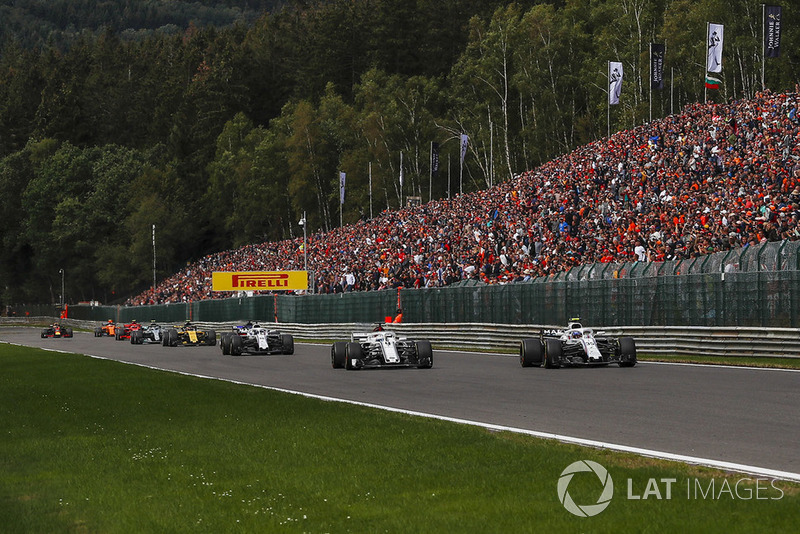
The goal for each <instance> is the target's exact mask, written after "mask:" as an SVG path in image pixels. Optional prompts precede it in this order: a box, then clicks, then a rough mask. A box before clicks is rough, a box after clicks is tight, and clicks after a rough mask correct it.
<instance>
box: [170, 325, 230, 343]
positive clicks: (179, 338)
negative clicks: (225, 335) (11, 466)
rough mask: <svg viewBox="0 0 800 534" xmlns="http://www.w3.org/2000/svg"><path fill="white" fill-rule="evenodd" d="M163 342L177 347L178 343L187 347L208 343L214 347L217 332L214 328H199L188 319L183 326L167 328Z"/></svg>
mask: <svg viewBox="0 0 800 534" xmlns="http://www.w3.org/2000/svg"><path fill="white" fill-rule="evenodd" d="M161 344H162V345H163V346H165V347H177V346H178V345H183V346H186V347H192V346H198V345H207V346H212V347H213V346H214V345H216V344H217V333H216V332H215V331H214V330H201V329H198V328H197V327H196V326H195V325H193V324H192V323H191V322H190V321H186V324H184V325H183V326H177V325H176V326H174V327H172V328H169V329H167V331H166V332H165V333H164V337H163V339H162V341H161Z"/></svg>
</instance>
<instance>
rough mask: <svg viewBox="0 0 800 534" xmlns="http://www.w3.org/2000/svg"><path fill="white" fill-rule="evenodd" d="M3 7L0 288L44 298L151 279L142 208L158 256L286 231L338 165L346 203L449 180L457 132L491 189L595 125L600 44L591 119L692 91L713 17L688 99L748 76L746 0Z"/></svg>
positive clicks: (328, 199)
mask: <svg viewBox="0 0 800 534" xmlns="http://www.w3.org/2000/svg"><path fill="white" fill-rule="evenodd" d="M7 4H8V3H4V4H3V5H1V6H0V17H2V20H3V21H4V28H5V30H4V33H3V37H4V41H3V48H2V51H1V52H0V158H2V159H0V210H2V214H3V225H2V227H0V293H1V296H0V299H1V300H2V303H3V304H8V303H12V302H18V303H19V302H24V301H28V302H30V301H58V297H59V292H60V274H59V270H60V269H64V271H65V273H66V275H65V279H66V281H65V283H66V291H65V293H66V295H67V300H69V301H72V302H75V301H79V300H90V299H97V300H101V301H104V302H113V301H114V300H116V299H118V298H119V297H122V296H126V295H128V294H130V293H133V292H136V291H137V290H140V289H143V288H145V287H147V286H149V285H150V284H151V283H152V266H153V247H152V226H153V225H155V226H156V250H157V270H158V274H159V276H163V275H165V274H168V273H172V272H174V271H175V270H176V269H177V268H179V267H180V265H181V264H182V263H183V262H185V261H187V260H189V259H192V258H196V257H199V256H202V255H204V254H206V253H209V252H213V251H217V250H223V249H227V248H231V247H236V246H240V245H242V244H245V243H251V242H257V241H264V240H273V239H281V238H285V237H291V236H294V235H297V234H298V232H300V231H301V229H300V228H299V227H298V226H297V221H298V219H299V218H300V217H301V216H302V214H303V212H307V213H308V219H309V223H310V228H311V229H313V230H321V231H325V230H328V229H330V228H332V227H335V226H337V225H338V224H339V209H340V206H339V189H338V179H339V178H338V176H339V171H344V172H346V173H347V196H346V200H345V204H344V206H343V213H342V219H343V221H344V222H345V223H349V222H353V221H355V220H357V219H358V218H359V217H367V216H369V214H370V213H373V212H377V211H380V210H382V209H387V208H389V209H391V208H395V207H397V206H398V204H399V203H400V201H401V198H402V199H405V198H406V197H408V196H419V197H421V198H422V200H423V201H427V200H428V199H429V197H430V196H433V197H434V198H436V197H443V196H447V195H448V194H450V193H451V192H452V193H456V192H458V189H459V187H460V185H459V177H460V165H459V146H458V145H459V143H458V137H459V135H460V134H461V133H466V134H468V135H469V139H470V142H469V150H468V153H467V156H466V158H465V161H464V167H463V189H464V190H465V191H472V190H477V189H483V188H486V187H490V186H492V185H493V184H496V183H499V182H502V181H504V180H506V179H508V178H509V177H511V176H513V175H514V174H516V173H519V172H521V171H523V170H526V169H530V168H532V167H534V166H536V165H538V164H540V163H542V162H544V161H547V160H548V159H549V158H552V157H554V156H555V155H558V154H561V153H563V152H565V151H567V150H569V149H571V148H573V147H575V146H578V145H581V144H584V143H587V142H589V141H591V140H594V139H597V138H600V137H603V136H605V134H606V129H607V123H606V121H607V112H608V110H607V106H606V94H605V85H606V62H607V61H609V60H619V61H622V62H623V64H624V68H625V82H624V86H623V93H622V99H621V104H620V105H619V106H615V107H614V108H613V109H611V111H610V125H611V128H612V130H618V129H620V128H629V127H632V126H634V125H637V124H641V123H642V122H645V121H647V120H648V118H649V116H650V113H652V115H653V117H658V116H664V115H667V114H670V113H671V112H673V111H674V112H677V111H679V110H680V108H681V107H682V106H683V105H685V104H687V103H690V102H695V101H698V100H703V98H704V89H703V83H702V80H703V66H704V65H703V61H704V53H705V42H704V41H705V27H706V22H709V21H712V22H717V23H722V24H725V37H726V41H725V48H724V53H723V61H724V65H725V67H724V71H723V73H722V77H723V86H722V88H721V89H720V90H719V91H716V92H712V93H709V98H710V99H718V100H720V101H721V100H725V99H732V98H743V97H748V96H752V95H753V94H754V93H755V91H757V90H758V89H760V87H761V79H760V73H761V59H760V54H761V41H760V32H761V29H760V28H761V5H760V3H758V2H755V1H751V0H748V1H737V2H732V3H729V2H721V1H718V0H700V1H692V2H689V1H688V0H673V1H668V0H660V1H656V2H651V1H645V0H613V1H609V2H600V1H588V0H570V1H567V2H554V3H544V2H518V3H509V2H505V1H500V0H497V1H493V2H485V1H479V0H418V1H417V2H407V1H404V0H329V1H326V2H321V1H320V2H312V1H299V0H298V1H293V2H268V1H263V2H254V1H248V2H234V1H229V2H221V1H218V2H211V1H209V2H191V3H190V2H165V1H155V0H153V1H143V2H133V1H122V0H118V1H107V2H101V3H97V2H41V1H35V0H29V1H27V2H24V1H22V2H14V3H13V4H14V6H13V7H11V6H9V5H7ZM62 4H63V5H62ZM283 4H286V5H285V6H283ZM798 4H799V3H798V2H790V3H788V4H787V3H784V5H783V9H784V33H783V43H782V56H781V57H780V58H778V59H773V60H769V61H768V63H767V65H766V82H767V86H769V87H771V88H772V89H773V90H787V89H789V90H793V89H794V87H795V82H796V81H797V79H798V71H799V68H798V67H800V65H798V57H797V53H796V49H797V47H796V46H794V42H796V41H797V40H798V39H799V38H800V37H799V36H800V32H797V31H795V30H794V28H793V27H792V25H791V21H792V19H793V16H794V13H796V12H798V9H797V6H798ZM59 5H60V7H61V8H63V9H60V8H59V7H58V6H59ZM279 5H280V6H283V7H282V8H280V9H278V6H279ZM92 6H94V7H92ZM51 7H52V9H51ZM171 8H174V9H171ZM270 9H272V10H271V11H269V10H270ZM87 10H91V11H92V12H93V15H92V16H91V17H89V18H84V17H82V16H81V14H82V13H85V12H86V11H87ZM258 10H268V11H263V12H262V13H263V14H262V15H261V16H260V17H259V18H257V19H256V18H254V17H253V16H252V15H253V13H255V12H256V11H258ZM234 12H235V13H234ZM203 13H205V15H202V14H203ZM226 13H233V15H232V16H231V17H228V16H227V15H226ZM226 17H227V18H226ZM82 20H86V21H89V22H88V23H87V25H86V26H83V27H82V26H79V24H81V22H80V21H82ZM34 21H36V22H37V23H41V24H39V27H40V31H39V33H36V31H34V30H35V27H36V24H34ZM42 22H45V23H46V24H45V23H42ZM8 28H12V29H13V31H9V30H8ZM84 30H85V31H84ZM651 41H655V42H666V43H667V57H666V63H665V65H666V70H665V78H666V86H667V87H666V89H665V90H663V91H655V92H653V94H652V104H651V99H650V90H649V84H648V43H650V42H651ZM651 110H652V111H651ZM431 142H436V143H438V144H439V146H440V170H439V173H438V175H437V176H436V177H435V179H431V176H430V174H431V173H430V146H431ZM401 153H402V154H403V173H404V177H405V180H404V187H403V190H401V189H400V185H399V182H398V176H399V174H400V154H401ZM370 184H371V188H370V187H369V186H370ZM448 184H450V190H449V191H448Z"/></svg>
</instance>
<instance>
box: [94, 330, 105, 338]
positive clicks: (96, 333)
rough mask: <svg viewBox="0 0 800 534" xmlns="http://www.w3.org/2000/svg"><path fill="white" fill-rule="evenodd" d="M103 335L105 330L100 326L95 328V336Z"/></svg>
mask: <svg viewBox="0 0 800 534" xmlns="http://www.w3.org/2000/svg"><path fill="white" fill-rule="evenodd" d="M102 335H103V330H102V329H100V328H95V329H94V337H100V336H102Z"/></svg>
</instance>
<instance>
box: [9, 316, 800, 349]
mask: <svg viewBox="0 0 800 534" xmlns="http://www.w3.org/2000/svg"><path fill="white" fill-rule="evenodd" d="M54 320H55V319H54V318H53V317H29V318H6V317H3V318H0V325H12V324H19V325H25V324H46V323H49V322H52V321H54ZM63 322H65V323H66V324H69V325H70V326H72V327H73V328H83V329H86V330H90V331H92V330H94V328H95V327H96V326H98V325H99V322H97V321H82V320H76V319H66V320H64V321H63ZM195 324H197V325H198V326H200V327H205V328H214V329H215V330H216V331H217V333H218V334H219V333H220V332H223V331H224V330H226V329H228V328H230V327H232V326H234V325H235V324H239V323H230V322H227V323H208V322H197V323H195ZM262 324H264V325H265V326H266V325H269V326H270V327H272V326H273V325H274V327H275V328H276V329H279V330H281V331H282V332H285V333H287V334H292V335H294V336H295V338H297V339H307V340H317V341H333V340H343V339H349V337H350V334H351V333H352V332H365V331H369V330H371V329H372V327H373V325H372V324H367V323H324V324H301V323H273V322H270V321H264V322H263V323H262ZM561 326H562V325H501V324H489V323H449V324H439V323H403V324H397V325H395V324H393V325H391V327H387V328H388V329H391V330H392V331H395V332H397V333H398V334H399V335H402V336H407V337H411V338H418V339H427V340H430V341H431V343H432V344H433V346H434V348H438V349H443V348H452V349H460V350H505V351H512V352H513V351H516V350H517V349H518V347H519V342H520V340H521V339H523V338H526V337H535V336H537V335H539V332H541V330H542V328H559V327H561ZM587 326H592V327H593V328H594V329H595V332H598V331H600V330H603V329H602V328H600V327H598V326H596V325H587ZM605 331H606V332H607V333H609V334H612V335H615V336H617V335H624V336H630V337H633V338H634V340H635V341H636V347H637V350H638V351H639V353H641V354H660V355H697V356H734V357H736V356H739V357H741V356H750V357H777V358H800V329H796V328H769V329H765V328H747V327H730V328H723V327H714V328H712V327H670V326H649V327H647V326H623V327H612V328H607V329H605Z"/></svg>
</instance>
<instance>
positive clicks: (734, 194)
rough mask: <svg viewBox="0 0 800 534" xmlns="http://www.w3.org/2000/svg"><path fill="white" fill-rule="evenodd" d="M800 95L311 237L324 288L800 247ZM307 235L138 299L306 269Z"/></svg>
mask: <svg viewBox="0 0 800 534" xmlns="http://www.w3.org/2000/svg"><path fill="white" fill-rule="evenodd" d="M798 104H800V95H798V94H796V93H791V94H772V93H770V92H764V93H759V94H757V95H756V98H754V99H752V100H740V101H733V102H731V103H728V104H702V103H698V104H694V105H691V106H688V107H687V108H686V109H685V110H684V112H683V113H681V114H679V115H672V116H669V117H666V118H664V119H661V120H657V121H653V122H652V123H649V124H646V125H643V126H640V127H638V128H635V129H632V130H626V131H622V132H619V133H617V134H615V135H613V136H611V138H609V139H603V140H600V141H597V142H594V143H592V144H589V145H586V146H583V147H580V148H578V149H576V150H574V151H573V152H571V153H569V154H567V155H565V156H562V157H560V158H558V159H555V160H553V161H551V162H549V163H547V164H545V165H542V166H541V167H539V168H536V169H533V170H530V171H527V172H525V173H523V174H521V175H519V176H517V177H515V179H513V180H510V181H507V182H505V183H503V184H501V185H499V186H497V187H494V188H492V189H489V190H485V191H478V192H475V193H471V194H465V195H459V196H457V197H455V198H453V199H450V200H437V201H432V202H429V203H427V204H424V205H422V206H418V207H414V208H403V209H400V210H397V211H385V212H383V213H382V214H381V215H380V216H378V217H376V218H374V219H372V220H368V221H360V222H358V223H356V224H353V225H348V226H344V227H342V228H337V229H335V230H333V231H330V232H327V233H318V234H314V235H311V236H309V237H308V245H307V246H308V251H307V252H308V268H309V271H312V272H313V273H314V275H315V277H314V280H315V288H314V291H315V292H317V293H336V292H345V291H365V290H380V289H387V288H398V287H404V288H421V287H439V286H446V285H449V284H453V283H455V282H458V281H461V280H466V279H476V280H481V281H483V282H486V283H499V284H504V283H511V282H519V281H527V280H529V279H530V278H532V277H539V276H547V275H552V274H554V273H557V272H561V271H565V270H569V269H570V268H572V267H574V266H576V265H579V264H585V263H596V262H631V261H665V260H673V259H684V258H691V257H694V256H698V255H704V254H710V253H713V252H717V251H720V250H727V249H730V248H734V247H747V246H751V245H755V244H758V243H762V242H765V241H778V240H783V239H791V240H795V239H798V238H800V228H798V220H800V117H799V116H798V115H800V112H798ZM303 266H304V256H303V240H302V238H299V239H294V240H286V241H282V242H276V243H262V244H257V245H249V246H246V247H243V248H240V249H237V250H228V251H225V252H220V253H217V254H212V255H209V256H206V257H205V258H203V259H201V260H199V261H197V262H195V263H192V264H190V265H187V266H186V268H185V269H183V270H181V271H180V272H178V273H176V274H175V275H173V276H171V277H170V278H168V279H166V280H164V281H163V282H161V284H159V286H158V287H157V288H156V291H155V294H153V292H152V291H148V292H146V293H143V294H141V295H139V296H137V297H135V298H132V299H130V300H129V301H128V304H132V305H139V304H154V303H167V302H182V301H192V300H201V299H208V298H220V297H225V296H230V294H224V293H214V292H212V291H211V273H212V272H214V271H251V270H252V271H261V270H300V269H303Z"/></svg>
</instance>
